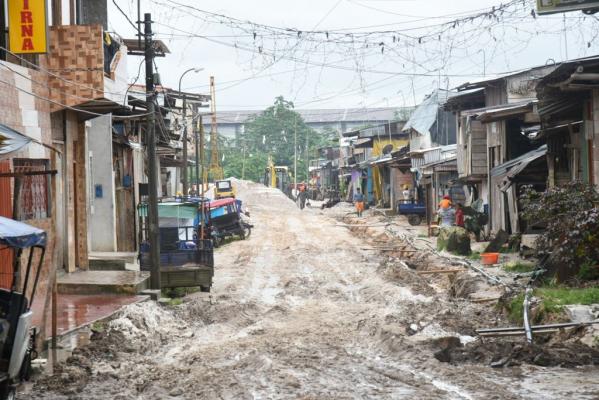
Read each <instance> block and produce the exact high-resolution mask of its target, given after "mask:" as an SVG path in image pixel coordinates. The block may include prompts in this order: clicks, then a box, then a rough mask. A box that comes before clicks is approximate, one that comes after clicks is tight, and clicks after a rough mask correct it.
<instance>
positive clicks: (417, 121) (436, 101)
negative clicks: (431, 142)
mask: <svg viewBox="0 0 599 400" xmlns="http://www.w3.org/2000/svg"><path fill="white" fill-rule="evenodd" d="M455 94H456V93H455V92H450V91H447V90H442V89H438V90H435V91H434V92H433V93H431V95H430V96H428V97H427V98H426V99H424V101H423V102H422V103H421V104H420V105H419V106H418V108H416V111H414V113H413V114H412V116H411V117H410V119H409V120H408V122H406V124H405V126H404V127H403V131H404V132H409V131H410V130H414V131H416V132H418V134H420V135H423V136H426V135H431V132H430V129H431V128H432V127H433V125H434V124H435V123H436V122H437V117H438V115H439V109H440V108H441V105H442V104H445V103H446V102H447V100H448V99H449V98H450V97H451V96H453V95H455ZM431 136H432V135H431Z"/></svg>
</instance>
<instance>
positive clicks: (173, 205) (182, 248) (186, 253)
mask: <svg viewBox="0 0 599 400" xmlns="http://www.w3.org/2000/svg"><path fill="white" fill-rule="evenodd" d="M198 204H202V203H201V202H200V203H198V202H166V203H160V204H159V205H158V229H159V232H160V279H161V285H162V287H164V288H177V287H200V289H201V290H202V291H203V292H209V291H210V288H211V286H212V278H213V276H214V250H213V244H212V240H211V239H206V238H202V237H200V230H201V229H200V226H199V225H198V223H197V221H198V214H199V212H200V210H201V209H202V207H200V206H199V205H198ZM138 213H139V216H140V225H141V235H142V238H141V246H140V253H139V261H140V268H141V270H146V271H147V270H150V268H151V262H150V261H151V260H150V244H149V237H148V221H147V205H146V204H140V205H139V207H138Z"/></svg>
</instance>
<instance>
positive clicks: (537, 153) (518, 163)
mask: <svg viewBox="0 0 599 400" xmlns="http://www.w3.org/2000/svg"><path fill="white" fill-rule="evenodd" d="M545 154H547V145H546V144H544V145H543V146H541V147H539V148H538V149H535V150H533V151H529V152H528V153H526V154H523V155H521V156H520V157H517V158H514V159H513V160H510V161H508V162H505V163H503V164H501V165H498V166H497V167H495V168H493V169H492V170H491V176H503V175H505V176H506V177H507V178H513V177H514V176H516V175H518V174H519V173H520V172H522V171H524V169H525V168H526V167H527V166H528V165H529V164H530V163H531V162H533V161H534V160H536V159H538V158H540V157H543V156H545Z"/></svg>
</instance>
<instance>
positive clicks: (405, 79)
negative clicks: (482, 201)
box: [109, 0, 599, 110]
mask: <svg viewBox="0 0 599 400" xmlns="http://www.w3.org/2000/svg"><path fill="white" fill-rule="evenodd" d="M116 2H117V4H118V5H119V6H120V8H121V9H122V10H123V11H124V12H125V13H126V14H128V15H129V16H130V19H131V20H132V21H135V20H136V19H137V15H136V12H137V11H136V10H137V6H136V4H137V1H136V0H116ZM500 3H501V2H500V1H498V0H460V1H447V0H293V1H292V0H276V1H275V0H250V1H247V0H246V1H241V0H203V1H201V2H200V1H195V0H142V6H141V8H142V13H143V12H151V13H152V17H153V20H154V21H156V24H155V26H154V30H155V31H156V32H158V33H157V38H159V39H161V40H163V41H164V42H165V43H166V44H167V46H168V47H169V49H170V50H171V54H169V55H168V56H167V57H166V58H163V59H158V60H157V66H158V70H159V72H160V75H161V78H162V82H163V84H164V85H167V86H171V87H173V88H176V87H177V85H178V80H179V77H180V75H181V73H182V72H183V71H185V70H186V69H188V68H192V67H202V68H204V71H202V72H200V73H193V72H192V73H189V74H187V75H186V76H185V78H184V82H183V88H184V89H186V90H190V91H196V92H200V93H207V92H208V81H209V76H211V75H212V76H214V77H215V79H216V84H217V96H216V104H217V107H218V108H219V109H221V110H225V109H228V110H231V109H263V108H265V107H267V106H268V105H270V104H272V102H273V100H274V98H275V97H277V96H280V95H282V96H284V97H285V98H286V99H289V100H292V101H294V103H295V104H296V107H297V108H305V109H306V108H346V107H387V106H390V107H401V106H410V105H413V104H417V103H418V102H420V101H421V100H422V98H423V97H424V96H425V95H426V93H428V92H430V91H431V90H434V89H436V88H452V87H455V86H457V85H459V84H461V83H463V82H467V81H473V80H480V79H484V77H491V76H493V75H495V74H500V73H505V72H509V71H515V70H518V69H521V68H525V67H528V66H534V65H543V64H546V63H553V62H560V61H562V60H564V59H567V58H576V57H584V56H588V55H593V54H598V53H599V41H597V40H595V39H596V36H597V33H598V32H599V22H598V20H597V19H596V18H595V17H594V16H583V14H582V13H579V12H576V13H568V14H556V15H551V16H542V17H541V16H537V15H534V16H533V15H532V14H533V13H532V10H533V9H534V2H533V1H532V0H524V1H522V0H519V1H517V2H514V3H515V4H514V5H513V6H510V7H508V8H506V9H504V10H502V11H499V12H496V13H494V14H492V15H480V14H481V13H482V12H487V11H489V10H491V9H492V8H493V7H497V6H498V5H499V4H500ZM503 3H504V4H505V3H509V2H507V1H505V0H503ZM206 12H208V13H206ZM211 13H213V14H211ZM214 14H219V15H214ZM220 15H224V16H226V17H231V18H233V19H230V18H226V17H222V16H220ZM109 29H110V30H111V31H114V32H117V33H119V34H120V35H121V36H123V37H134V35H135V31H134V29H133V27H131V26H130V24H129V23H128V22H127V20H126V19H125V17H124V16H123V15H122V14H121V13H120V12H119V10H118V9H117V7H116V6H115V5H114V4H113V3H112V2H111V0H109ZM138 65H139V64H138V61H137V60H136V59H133V60H131V61H130V62H129V69H130V74H131V79H133V78H134V77H135V76H136V75H137V70H138V68H137V67H138ZM142 79H143V69H142Z"/></svg>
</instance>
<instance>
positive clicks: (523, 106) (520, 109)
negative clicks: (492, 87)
mask: <svg viewBox="0 0 599 400" xmlns="http://www.w3.org/2000/svg"><path fill="white" fill-rule="evenodd" d="M536 103H537V102H536V101H526V102H519V103H514V104H504V105H501V106H495V107H489V108H486V109H484V110H481V112H480V113H479V114H478V118H477V119H478V120H479V121H481V122H483V123H488V122H493V121H498V120H502V119H506V118H509V117H514V116H517V115H522V114H526V113H529V112H532V111H533V109H534V105H535V104H536Z"/></svg>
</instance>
